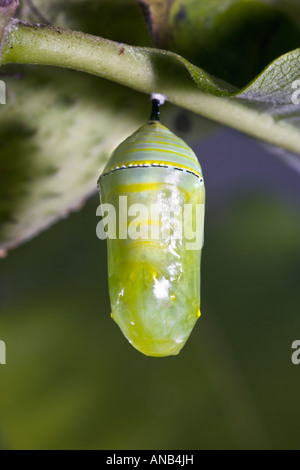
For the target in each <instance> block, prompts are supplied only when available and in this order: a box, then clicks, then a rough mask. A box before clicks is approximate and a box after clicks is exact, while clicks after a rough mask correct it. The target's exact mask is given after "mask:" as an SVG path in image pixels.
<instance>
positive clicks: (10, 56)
mask: <svg viewBox="0 0 300 470" xmlns="http://www.w3.org/2000/svg"><path fill="white" fill-rule="evenodd" d="M10 63H14V64H39V65H52V66H59V67H66V68H70V69H75V70H79V71H83V72H87V73H90V74H94V75H97V76H99V77H102V78H105V79H107V80H112V81H114V82H117V83H120V84H121V85H125V86H127V87H130V88H133V89H135V90H137V91H140V92H144V93H148V94H151V93H154V92H156V93H161V94H164V95H166V97H167V99H168V100H169V101H170V102H172V103H174V104H176V105H178V106H181V107H183V108H186V109H189V110H191V111H194V112H195V113H198V114H201V115H203V116H205V117H207V118H209V119H213V120H215V121H217V122H220V123H222V124H225V125H227V126H231V127H233V128H235V129H238V130H240V131H242V132H244V133H246V134H250V135H252V136H254V137H257V138H259V139H262V140H264V141H266V142H269V143H271V144H273V145H279V146H281V147H284V148H286V149H288V150H291V151H294V152H296V153H299V148H300V134H299V132H297V130H296V129H295V128H294V127H292V126H290V125H288V124H286V123H284V122H276V121H275V120H274V119H273V118H272V116H270V115H268V114H266V113H260V112H258V111H256V110H255V109H251V108H249V106H246V105H244V104H243V102H242V101H238V100H236V99H234V95H235V93H233V91H232V89H230V87H229V86H228V87H226V86H225V85H224V84H222V83H217V82H216V81H214V80H212V79H211V77H209V76H208V75H207V74H205V73H204V72H203V71H201V70H200V69H198V68H196V67H193V66H191V65H190V64H189V63H188V62H187V61H186V60H185V59H183V58H182V57H180V56H178V55H176V54H173V53H171V52H167V51H161V50H155V49H147V48H140V47H133V46H129V45H125V44H120V43H116V42H113V41H109V40H107V39H103V38H99V37H96V36H91V35H88V34H84V33H81V32H74V31H71V30H66V29H59V28H54V27H51V26H41V25H30V24H27V23H22V22H20V21H18V20H13V22H12V24H11V26H10V30H9V32H8V35H7V38H6V41H5V44H4V47H3V51H2V57H1V60H0V64H10ZM216 95H217V96H216Z"/></svg>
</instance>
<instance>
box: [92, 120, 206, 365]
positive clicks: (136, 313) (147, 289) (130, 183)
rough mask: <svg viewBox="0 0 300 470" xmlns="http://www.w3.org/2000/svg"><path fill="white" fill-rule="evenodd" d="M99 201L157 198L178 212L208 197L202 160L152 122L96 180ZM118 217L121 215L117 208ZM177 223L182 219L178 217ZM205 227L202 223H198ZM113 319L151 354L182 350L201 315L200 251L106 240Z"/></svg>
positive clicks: (172, 242)
mask: <svg viewBox="0 0 300 470" xmlns="http://www.w3.org/2000/svg"><path fill="white" fill-rule="evenodd" d="M99 191H100V199H101V203H102V204H104V203H109V204H112V205H113V206H114V207H115V208H116V209H117V210H118V207H119V196H127V198H128V207H129V206H130V205H131V204H137V203H139V204H144V205H146V206H147V207H149V211H150V206H151V204H159V205H160V206H161V207H162V208H163V207H164V208H166V207H167V208H168V207H169V208H172V209H173V210H174V212H175V219H174V220H175V225H176V223H177V219H176V213H179V212H181V210H182V209H183V207H184V204H192V205H193V206H194V205H196V204H204V200H205V189H204V183H203V178H202V172H201V167H200V165H199V162H198V160H197V157H196V155H195V154H194V152H193V151H192V150H191V148H190V147H189V146H188V145H187V144H186V143H185V142H184V141H183V140H181V139H180V138H178V137H177V136H175V135H174V134H173V133H172V132H170V131H169V130H168V129H167V128H166V127H164V126H163V125H161V124H160V123H159V122H157V121H150V122H149V123H148V124H145V125H144V126H142V127H141V128H140V129H138V130H137V131H136V132H135V133H134V134H133V135H131V136H130V137H129V138H128V139H126V140H125V141H124V142H123V143H122V144H121V145H120V146H119V147H118V148H117V149H116V150H115V151H114V153H113V154H112V156H111V158H110V159H109V161H108V163H107V165H106V167H105V169H104V171H103V174H102V175H101V177H100V179H99ZM117 220H118V214H117ZM178 223H181V222H180V220H179V219H178ZM201 230H202V231H203V227H201ZM107 243H108V274H109V292H110V300H111V308H112V318H113V319H114V320H115V321H116V323H117V324H118V325H119V327H120V328H121V330H122V331H123V333H124V335H125V336H126V338H127V339H128V340H129V342H130V343H131V344H132V345H133V346H134V347H135V348H136V349H138V350H139V351H141V352H142V353H144V354H146V355H148V356H169V355H175V354H178V353H179V351H180V350H181V349H182V347H183V346H184V344H185V342H186V340H187V338H188V337H189V335H190V333H191V331H192V329H193V327H194V325H195V323H196V321H197V319H198V318H199V317H200V258H201V250H186V248H185V244H184V240H178V239H177V238H175V237H172V234H171V236H170V237H169V238H168V239H167V240H155V241H153V240H141V239H138V240H132V239H130V238H128V239H116V240H111V239H108V242H107Z"/></svg>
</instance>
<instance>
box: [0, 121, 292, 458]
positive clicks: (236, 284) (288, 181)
mask: <svg viewBox="0 0 300 470" xmlns="http://www.w3.org/2000/svg"><path fill="white" fill-rule="evenodd" d="M218 149H219V151H218ZM222 149H223V151H222ZM196 150H197V153H198V155H199V158H200V161H201V162H202V164H203V170H204V174H205V175H206V184H207V194H208V200H207V207H208V209H207V215H206V232H205V247H204V255H203V263H202V299H203V304H202V318H201V319H200V320H199V322H198V324H197V326H196V327H195V329H194V331H193V333H192V336H191V338H190V340H189V341H188V343H187V345H186V346H185V348H184V349H183V351H182V352H181V354H180V355H179V356H177V357H170V358H163V359H162V358H147V357H146V356H143V355H142V354H140V353H138V352H137V351H136V350H135V349H133V348H132V347H131V346H130V345H129V343H128V342H127V341H126V339H125V338H124V337H123V335H122V334H121V331H120V330H119V328H118V327H117V326H116V325H115V323H114V322H113V321H112V320H111V318H110V315H109V314H110V307H109V297H108V287H107V272H106V262H107V259H106V245H105V242H101V241H100V240H98V239H97V238H96V234H95V229H96V224H97V221H98V220H97V218H96V215H95V214H96V207H97V205H98V197H94V198H92V199H91V200H90V201H89V202H88V204H87V205H86V207H85V208H84V209H83V210H82V211H81V212H79V213H76V214H73V215H71V216H70V217H69V218H68V219H67V220H64V221H62V222H59V223H58V224H57V225H55V226H54V227H52V228H51V229H50V230H49V231H48V232H46V233H44V234H42V235H40V236H39V237H38V238H36V239H35V240H33V241H31V242H30V243H28V244H26V245H24V246H22V247H20V248H18V249H17V250H16V251H15V252H11V253H10V254H9V256H8V258H7V259H4V260H3V261H1V264H0V279H1V283H0V286H1V287H0V289H1V291H0V293H1V297H0V306H1V314H0V338H1V339H2V340H4V341H5V342H6V345H7V365H6V366H0V381H1V387H0V430H1V433H0V436H1V441H0V442H1V447H2V448H3V449H66V448H67V449H217V448H220V449H239V448H242V449H247V448H263V449H269V448H273V449H295V448H297V449H298V448H300V445H299V444H300V431H299V411H300V407H299V392H300V382H299V373H300V366H295V365H293V364H292V362H291V354H292V350H291V344H292V342H293V341H294V340H295V339H299V338H300V328H299V327H300V320H299V305H300V290H299V276H300V223H299V205H300V196H299V194H298V189H299V184H298V181H299V180H298V175H297V174H296V173H294V172H293V171H291V170H290V169H289V168H287V167H286V166H284V165H283V164H282V163H280V162H279V161H277V160H275V159H274V157H273V156H270V155H268V154H267V153H266V152H265V151H264V150H262V149H261V148H260V147H259V146H258V145H257V144H255V143H254V142H252V141H251V140H249V139H246V138H244V137H242V136H240V135H239V134H237V133H235V132H233V131H229V130H222V131H221V132H219V133H217V134H215V135H214V136H211V137H210V138H208V139H206V140H205V141H204V142H203V143H201V144H199V145H198V147H197V149H196ZM238 162H239V163H238ZM222 165H223V166H222ZM257 175H260V178H261V181H259V178H258V176H257ZM268 175H269V178H268ZM276 175H277V176H276ZM220 176H222V178H220ZM224 182H227V183H226V184H224ZM272 185H273V186H272ZM229 188H230V190H229ZM293 188H294V190H293Z"/></svg>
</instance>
